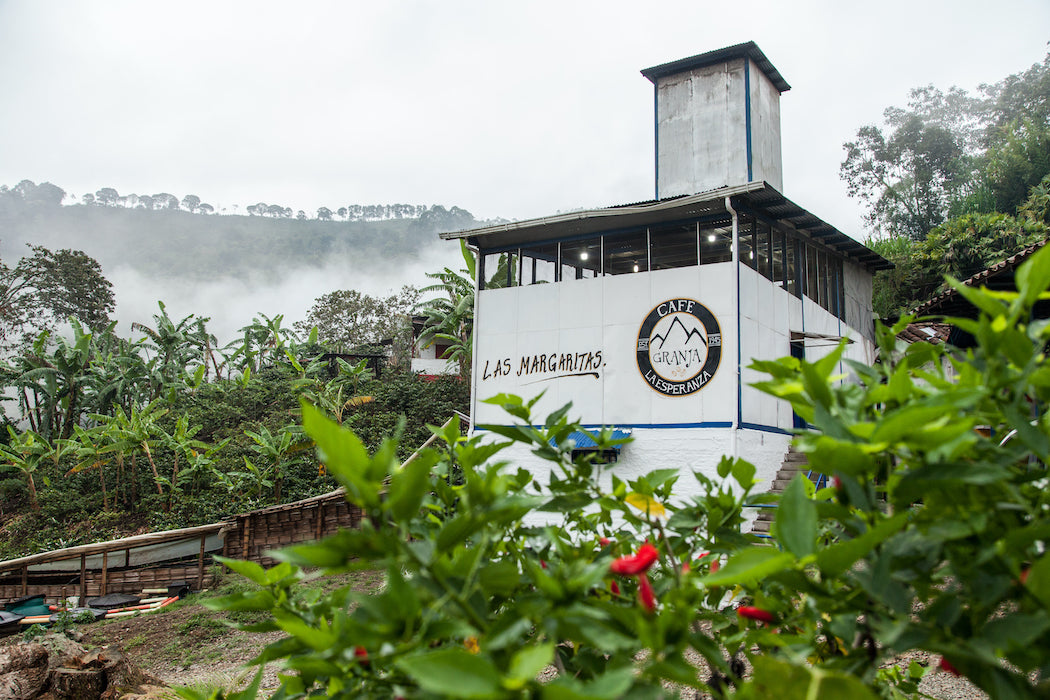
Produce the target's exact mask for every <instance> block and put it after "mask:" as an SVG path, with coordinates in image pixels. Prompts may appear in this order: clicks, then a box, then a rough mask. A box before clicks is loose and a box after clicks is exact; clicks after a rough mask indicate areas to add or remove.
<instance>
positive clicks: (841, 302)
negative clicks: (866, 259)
mask: <svg viewBox="0 0 1050 700" xmlns="http://www.w3.org/2000/svg"><path fill="white" fill-rule="evenodd" d="M835 263H836V264H835V271H836V276H837V280H836V281H837V282H838V313H837V315H838V317H839V318H841V319H842V320H843V321H845V320H846V279H845V274H846V271H845V267H844V266H843V264H842V259H841V258H837V259H836V260H835Z"/></svg>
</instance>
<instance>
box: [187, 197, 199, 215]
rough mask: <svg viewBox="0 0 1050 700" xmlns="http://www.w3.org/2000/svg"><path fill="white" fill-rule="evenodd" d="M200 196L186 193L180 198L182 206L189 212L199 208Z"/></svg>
mask: <svg viewBox="0 0 1050 700" xmlns="http://www.w3.org/2000/svg"><path fill="white" fill-rule="evenodd" d="M200 205H201V198H200V197H198V196H197V195H195V194H188V195H186V196H185V197H183V198H182V208H183V209H185V210H186V211H188V212H190V213H191V214H192V213H193V212H195V211H197V209H199V208H200Z"/></svg>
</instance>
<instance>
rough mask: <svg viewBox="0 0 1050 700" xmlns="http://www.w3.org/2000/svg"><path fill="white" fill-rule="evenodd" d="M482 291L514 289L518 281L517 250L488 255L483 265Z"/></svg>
mask: <svg viewBox="0 0 1050 700" xmlns="http://www.w3.org/2000/svg"><path fill="white" fill-rule="evenodd" d="M482 269H483V271H484V278H483V284H482V289H499V288H502V287H513V286H515V285H516V284H517V280H518V255H517V251H516V250H512V251H509V252H507V251H504V252H502V253H488V254H486V255H485V259H484V263H483V268H482Z"/></svg>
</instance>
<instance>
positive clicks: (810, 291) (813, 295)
mask: <svg viewBox="0 0 1050 700" xmlns="http://www.w3.org/2000/svg"><path fill="white" fill-rule="evenodd" d="M819 288H820V285H819V284H817V249H816V248H814V247H813V246H810V245H807V246H806V290H805V294H806V296H807V297H809V298H810V299H812V300H813V301H818V300H819V299H820V292H819V291H817V290H818V289H819Z"/></svg>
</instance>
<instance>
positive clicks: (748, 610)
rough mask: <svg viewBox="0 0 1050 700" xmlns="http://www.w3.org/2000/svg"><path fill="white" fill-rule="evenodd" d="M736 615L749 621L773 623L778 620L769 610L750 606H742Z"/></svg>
mask: <svg viewBox="0 0 1050 700" xmlns="http://www.w3.org/2000/svg"><path fill="white" fill-rule="evenodd" d="M736 614H737V615H739V616H740V617H743V618H747V619H748V620H757V621H759V622H772V621H773V620H775V619H776V618H775V617H773V613H771V612H769V611H768V610H763V609H762V608H755V607H752V606H750V605H741V606H740V607H739V608H737V609H736Z"/></svg>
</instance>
